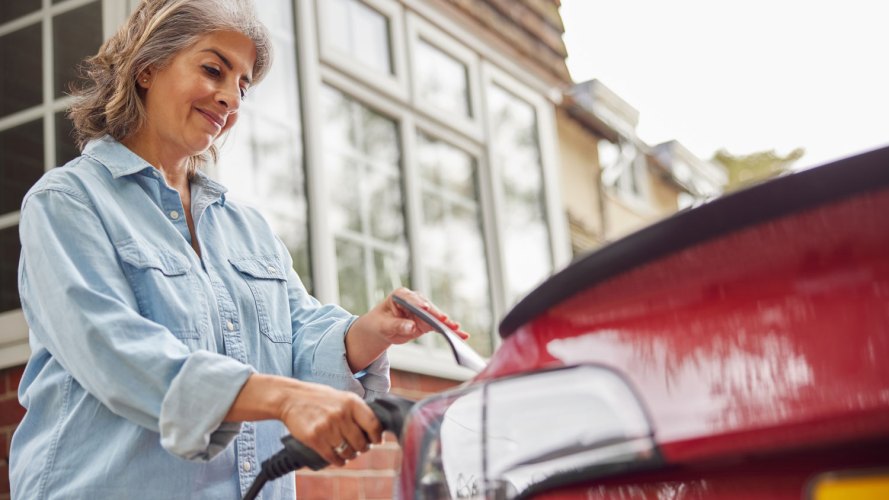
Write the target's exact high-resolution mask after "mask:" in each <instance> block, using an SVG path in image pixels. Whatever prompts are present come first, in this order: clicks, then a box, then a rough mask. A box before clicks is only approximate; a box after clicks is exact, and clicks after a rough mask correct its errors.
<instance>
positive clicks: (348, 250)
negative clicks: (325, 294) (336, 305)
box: [336, 240, 369, 314]
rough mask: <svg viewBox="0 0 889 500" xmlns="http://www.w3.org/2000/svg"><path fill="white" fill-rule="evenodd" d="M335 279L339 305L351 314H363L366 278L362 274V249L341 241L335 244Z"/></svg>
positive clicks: (365, 297)
mask: <svg viewBox="0 0 889 500" xmlns="http://www.w3.org/2000/svg"><path fill="white" fill-rule="evenodd" d="M336 261H337V278H338V282H339V287H340V305H342V306H343V307H344V308H345V309H346V310H347V311H349V312H351V313H353V314H364V313H366V312H367V310H368V309H369V307H368V301H367V276H365V273H364V249H362V248H361V246H360V245H357V244H355V243H350V242H347V241H343V240H337V242H336Z"/></svg>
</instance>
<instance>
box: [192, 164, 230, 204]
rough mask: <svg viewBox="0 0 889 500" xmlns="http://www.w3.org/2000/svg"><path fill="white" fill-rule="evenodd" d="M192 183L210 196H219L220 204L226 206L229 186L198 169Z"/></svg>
mask: <svg viewBox="0 0 889 500" xmlns="http://www.w3.org/2000/svg"><path fill="white" fill-rule="evenodd" d="M191 185H192V186H193V187H198V188H199V189H200V191H201V192H203V193H206V195H207V196H209V197H210V198H218V199H219V204H220V205H222V206H225V193H226V191H228V188H226V187H225V186H223V185H222V184H220V183H218V182H216V181H214V180H213V179H211V178H210V177H209V176H208V175H207V174H205V173H204V172H202V171H200V170H196V171H195V173H194V177H193V178H192V179H191Z"/></svg>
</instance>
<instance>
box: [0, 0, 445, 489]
mask: <svg viewBox="0 0 889 500" xmlns="http://www.w3.org/2000/svg"><path fill="white" fill-rule="evenodd" d="M269 63H270V48H269V39H268V36H267V34H266V32H265V29H264V28H263V27H262V26H261V24H260V23H259V22H258V21H257V20H256V18H255V15H254V13H253V12H252V9H251V6H250V5H249V3H247V2H246V1H237V0H231V1H224V0H144V1H143V2H142V3H141V4H140V5H139V7H138V8H137V9H136V11H135V12H134V13H133V15H132V16H131V17H130V19H129V20H128V21H127V23H126V24H125V25H124V26H123V27H122V28H121V29H120V31H119V32H118V33H117V34H116V35H115V36H113V37H112V38H111V39H110V40H108V41H107V42H106V43H105V44H104V45H103V46H102V48H101V49H100V51H99V53H98V54H97V55H96V56H94V57H92V58H90V59H89V60H88V61H87V69H88V74H89V77H90V84H89V85H87V86H86V88H84V89H83V90H81V91H80V92H78V93H77V96H76V97H77V100H76V103H75V105H74V106H73V107H72V110H71V112H70V115H71V117H72V119H73V121H74V123H75V128H76V130H77V134H78V136H79V141H80V144H81V146H82V147H83V155H82V156H80V157H79V158H77V159H75V160H73V161H72V162H71V163H69V164H68V165H67V166H65V167H64V168H59V169H55V170H53V171H51V172H49V173H47V174H46V175H45V176H44V177H43V178H42V179H41V180H40V181H39V182H38V183H37V184H36V185H35V186H34V187H33V188H32V189H31V191H30V192H29V193H28V194H27V195H26V197H25V200H24V202H23V206H22V212H21V223H20V231H21V239H22V257H21V263H20V279H19V287H20V293H21V298H22V306H23V310H24V313H25V317H26V319H27V321H28V323H29V326H30V329H31V336H30V346H31V350H32V356H31V359H30V360H29V362H28V365H27V368H26V370H25V374H24V376H23V378H22V382H21V386H20V389H19V396H20V400H21V402H22V405H23V406H25V407H26V408H27V410H28V411H27V414H26V415H25V418H24V419H23V421H22V422H21V424H20V426H19V428H18V429H17V431H16V433H15V435H14V437H13V440H12V445H11V457H10V468H11V469H10V476H11V482H12V485H11V486H12V494H13V497H14V498H29V499H31V498H38V499H43V498H164V499H169V498H240V497H241V496H242V495H243V493H244V492H245V491H246V489H247V488H248V487H249V485H250V483H251V481H252V479H253V477H254V476H255V474H256V473H257V471H258V468H259V464H260V463H261V461H262V460H263V459H265V458H266V457H268V456H270V455H271V454H272V453H273V452H274V451H277V449H279V448H280V441H279V439H280V437H281V436H282V435H284V434H285V433H286V432H289V433H291V434H292V435H294V436H295V437H297V438H298V439H299V440H300V441H302V442H304V443H306V444H307V445H308V446H310V447H311V448H313V449H315V450H316V451H317V452H318V453H319V454H320V455H321V456H322V457H324V458H325V459H326V460H327V461H328V462H330V463H332V464H335V465H343V464H344V463H345V462H346V461H347V460H349V459H351V458H354V457H355V456H356V454H357V453H360V452H363V451H366V450H367V449H368V447H369V444H370V443H377V442H379V441H380V438H381V429H380V424H379V422H378V421H377V420H376V418H375V417H374V416H373V413H372V412H371V411H370V409H369V408H368V407H367V405H366V404H364V402H363V401H362V399H361V397H359V396H364V397H365V398H372V397H374V396H376V395H378V394H382V393H384V392H386V391H387V390H388V387H389V379H388V361H387V358H386V355H385V351H386V349H387V348H388V347H389V345H391V344H395V343H403V342H406V341H409V340H411V339H414V338H416V337H417V336H419V335H420V334H421V333H422V331H423V326H422V325H421V324H419V323H418V322H417V321H415V320H414V319H413V318H412V317H410V316H408V315H407V314H406V313H405V312H404V311H402V310H400V309H399V308H398V307H397V306H396V305H395V304H394V303H393V301H392V300H391V296H390V297H389V298H387V299H386V300H384V301H383V302H382V303H381V304H379V305H377V306H376V307H375V308H374V309H372V310H371V311H370V312H368V313H367V314H365V315H363V316H360V317H358V318H356V317H354V316H352V315H350V314H348V313H347V312H345V311H344V310H342V309H340V308H338V307H336V306H330V305H321V304H319V303H318V302H317V301H316V300H315V299H314V298H312V297H310V296H309V295H308V294H307V293H306V290H305V288H304V287H303V285H302V284H301V282H300V280H299V278H298V277H297V276H296V274H295V273H294V271H293V269H292V262H291V259H290V255H289V253H288V251H287V249H286V248H285V247H284V245H283V244H282V243H281V241H280V240H278V239H277V238H276V237H275V236H274V235H273V234H272V231H271V230H270V228H269V226H268V224H267V223H266V222H265V221H264V220H263V219H262V217H261V216H260V215H259V214H258V213H257V212H255V211H254V210H251V209H249V208H245V207H242V206H238V205H236V204H234V203H232V202H230V201H227V200H226V197H225V194H224V193H225V188H223V187H222V186H220V185H219V184H217V183H215V182H213V181H212V180H210V179H209V178H207V177H206V176H205V175H204V174H203V173H202V172H201V171H200V170H199V169H198V168H197V167H198V166H199V165H200V164H201V163H203V162H204V161H205V160H206V159H207V158H208V157H215V154H216V150H215V148H214V142H215V141H216V140H217V139H218V138H219V137H220V136H221V135H222V134H224V133H225V132H227V131H228V130H229V129H230V128H231V127H232V126H233V125H234V124H235V122H236V120H237V117H238V109H239V107H240V104H241V101H242V100H243V98H244V96H245V95H246V94H247V93H248V92H250V88H251V87H252V86H253V85H255V83H256V82H258V81H259V80H261V79H262V77H263V76H264V75H265V73H266V71H267V70H268V66H269ZM399 293H400V294H401V295H403V296H405V297H407V298H408V299H409V300H411V301H412V302H414V303H415V304H417V305H420V306H421V307H425V308H427V309H428V310H431V311H433V312H434V313H435V314H436V315H438V316H439V317H440V318H441V319H443V320H445V321H447V319H446V317H445V316H444V315H443V314H441V313H440V312H438V311H437V310H435V309H434V308H433V307H432V306H431V305H430V304H428V303H427V302H425V301H424V300H423V299H422V298H421V297H420V296H418V295H416V294H414V293H413V292H410V291H409V290H400V291H399ZM450 326H452V327H454V328H457V325H456V324H454V323H450ZM346 391H350V392H346ZM264 494H265V496H264V498H267V499H268V498H294V496H295V493H294V484H293V481H292V479H291V480H289V481H287V480H283V481H276V482H275V483H272V484H271V485H269V486H267V487H266V489H265V491H264Z"/></svg>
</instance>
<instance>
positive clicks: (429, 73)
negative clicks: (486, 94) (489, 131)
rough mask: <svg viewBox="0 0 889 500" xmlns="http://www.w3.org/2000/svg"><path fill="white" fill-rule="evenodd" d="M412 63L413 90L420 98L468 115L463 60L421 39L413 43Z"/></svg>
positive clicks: (467, 93) (450, 110)
mask: <svg viewBox="0 0 889 500" xmlns="http://www.w3.org/2000/svg"><path fill="white" fill-rule="evenodd" d="M414 63H415V64H416V65H417V89H418V93H419V95H420V97H421V98H422V99H423V100H425V101H426V102H429V103H431V104H433V105H434V106H436V107H438V108H440V109H442V110H445V111H448V112H451V113H457V114H460V115H463V116H466V117H469V116H472V111H471V110H470V107H469V90H468V89H469V83H468V73H467V71H466V66H465V65H464V64H463V63H461V62H460V61H458V60H457V59H454V58H453V57H451V56H449V55H448V54H446V53H444V52H443V51H441V50H439V49H438V48H437V47H435V46H433V45H430V44H428V43H426V42H425V41H424V40H419V41H418V43H417V54H416V58H415V61H414Z"/></svg>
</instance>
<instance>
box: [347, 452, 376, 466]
mask: <svg viewBox="0 0 889 500" xmlns="http://www.w3.org/2000/svg"><path fill="white" fill-rule="evenodd" d="M374 453H376V451H375V450H371V451H369V452H367V453H362V454H361V455H358V458H356V459H354V460H349V462H348V463H346V465H345V467H343V469H346V470H367V469H370V468H371V467H370V457H371V455H373V454H374Z"/></svg>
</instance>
